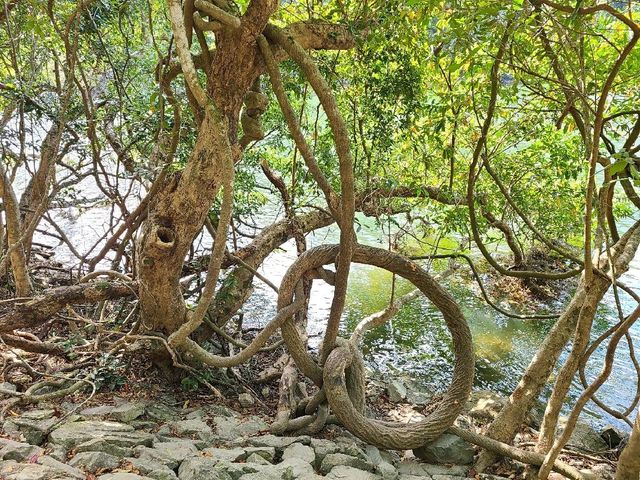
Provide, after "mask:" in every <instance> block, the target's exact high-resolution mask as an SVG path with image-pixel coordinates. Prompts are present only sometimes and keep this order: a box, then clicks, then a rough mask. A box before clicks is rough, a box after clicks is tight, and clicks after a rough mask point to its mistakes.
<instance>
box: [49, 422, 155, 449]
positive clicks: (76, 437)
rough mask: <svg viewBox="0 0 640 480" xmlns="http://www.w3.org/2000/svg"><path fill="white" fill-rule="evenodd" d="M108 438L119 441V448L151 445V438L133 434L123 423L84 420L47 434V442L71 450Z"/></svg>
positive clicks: (65, 425) (64, 425)
mask: <svg viewBox="0 0 640 480" xmlns="http://www.w3.org/2000/svg"><path fill="white" fill-rule="evenodd" d="M104 437H110V438H112V439H113V440H114V442H115V440H116V439H120V441H121V443H124V444H125V445H121V446H134V445H142V444H146V443H149V444H150V443H151V441H152V440H153V436H152V435H150V434H148V433H144V432H134V429H133V427H132V426H130V425H125V424H123V423H117V422H109V421H97V420H86V421H80V422H68V423H65V424H63V425H61V426H60V427H58V428H56V429H55V430H54V431H52V432H51V433H50V434H49V442H50V443H54V444H57V445H62V446H64V447H66V448H73V447H75V446H76V445H79V444H81V443H84V442H88V441H89V440H93V439H96V438H104Z"/></svg>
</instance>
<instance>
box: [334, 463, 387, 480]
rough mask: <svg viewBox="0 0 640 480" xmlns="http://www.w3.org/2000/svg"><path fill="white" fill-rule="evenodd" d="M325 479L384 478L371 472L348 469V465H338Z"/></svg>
mask: <svg viewBox="0 0 640 480" xmlns="http://www.w3.org/2000/svg"><path fill="white" fill-rule="evenodd" d="M325 478H333V479H345V480H377V479H380V478H382V477H380V476H379V475H375V474H373V473H371V472H366V471H364V470H359V469H357V468H353V467H348V466H346V465H338V466H336V467H334V468H332V469H331V472H329V474H328V475H327V476H326V477H325Z"/></svg>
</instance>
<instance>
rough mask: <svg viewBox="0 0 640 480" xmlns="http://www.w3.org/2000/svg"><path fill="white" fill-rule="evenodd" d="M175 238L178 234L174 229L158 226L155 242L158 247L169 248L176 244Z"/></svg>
mask: <svg viewBox="0 0 640 480" xmlns="http://www.w3.org/2000/svg"><path fill="white" fill-rule="evenodd" d="M175 240H176V234H175V232H174V231H173V230H172V229H170V228H167V227H157V228H156V239H155V244H156V246H157V247H158V248H161V249H163V250H169V249H170V248H172V247H173V246H174V244H175Z"/></svg>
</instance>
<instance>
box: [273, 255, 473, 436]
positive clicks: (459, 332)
mask: <svg viewBox="0 0 640 480" xmlns="http://www.w3.org/2000/svg"><path fill="white" fill-rule="evenodd" d="M339 251H340V246H339V245H321V246H319V247H315V248H312V249H310V250H308V251H306V252H304V253H303V254H302V255H300V257H298V259H297V260H296V261H295V262H294V263H293V264H292V265H291V267H290V268H289V270H288V271H287V273H286V274H285V276H284V278H283V280H282V284H281V287H280V292H279V296H278V309H282V308H285V307H286V306H287V305H289V304H290V303H291V302H292V301H293V297H294V291H295V285H296V284H297V283H298V281H299V280H300V279H301V278H303V276H304V275H305V274H307V272H310V271H314V270H316V269H318V268H321V267H322V266H324V265H327V264H330V263H335V262H336V258H337V256H338V253H339ZM352 261H353V262H355V263H361V264H366V265H372V266H375V267H379V268H382V269H385V270H388V271H390V272H392V273H395V274H397V275H399V276H401V277H403V278H405V279H407V280H409V281H410V282H411V283H413V284H414V285H415V286H416V287H417V288H418V289H419V290H420V291H421V292H422V293H423V294H424V295H425V296H426V297H427V298H428V299H429V300H430V301H431V302H432V303H433V304H434V305H435V306H436V307H437V308H438V309H439V310H440V312H441V313H442V315H443V317H444V321H445V324H446V326H447V328H448V330H449V332H450V333H451V337H452V340H453V349H454V353H455V363H454V368H453V379H452V382H451V385H450V386H449V388H448V389H447V391H446V392H445V394H444V396H443V398H442V399H441V400H440V402H439V403H438V405H437V406H436V407H435V409H433V411H432V412H431V413H430V414H429V415H428V416H427V417H426V418H425V419H424V420H423V421H421V422H418V423H412V424H399V423H394V422H383V421H378V420H373V419H369V418H366V417H365V416H364V413H363V411H364V408H363V407H364V368H362V366H361V365H360V364H359V362H361V359H360V352H359V350H358V347H357V345H355V344H353V343H352V342H349V341H347V340H340V341H338V342H337V343H336V346H335V348H334V349H333V350H332V351H331V352H330V354H329V355H328V357H327V360H326V362H325V364H324V366H321V365H319V364H318V362H316V361H315V360H314V359H313V357H311V355H309V353H308V352H307V349H306V346H305V344H304V341H303V339H302V337H301V336H300V334H299V332H298V330H297V329H296V327H295V325H294V323H293V321H292V319H291V318H289V319H287V320H285V321H284V323H283V324H282V326H281V331H282V338H283V339H284V341H285V343H286V344H287V347H288V350H289V353H290V355H291V356H292V357H293V359H294V361H295V362H296V365H297V366H298V368H299V369H300V370H301V371H302V373H304V374H305V375H306V376H307V377H308V378H310V379H311V380H313V382H314V383H315V384H316V385H317V386H318V387H319V388H323V389H324V391H325V393H326V397H327V400H328V403H329V406H330V407H331V410H332V412H333V413H334V414H335V416H336V418H337V419H338V421H339V422H340V423H341V424H342V425H343V426H344V427H346V428H347V429H348V430H349V431H350V432H351V433H353V434H355V435H356V436H358V437H359V438H361V439H362V440H364V441H366V442H368V443H371V444H373V445H376V446H379V447H384V448H393V449H411V448H418V447H420V446H422V445H425V444H426V443H429V442H430V441H432V440H435V439H436V438H437V437H439V436H440V435H441V434H442V433H443V432H444V431H445V430H446V429H447V428H449V427H450V426H451V425H452V424H453V422H454V421H455V419H456V418H457V416H458V415H459V414H460V411H461V410H462V408H463V406H464V404H465V402H466V400H467V398H468V396H469V393H470V392H471V387H472V384H473V374H474V355H473V344H472V341H471V332H470V330H469V326H468V324H467V321H466V319H465V318H464V315H463V314H462V311H461V310H460V308H459V306H458V304H457V303H456V302H455V300H454V299H453V297H451V295H449V293H447V291H446V290H444V289H443V288H442V287H441V286H440V285H439V284H438V282H436V281H435V280H434V279H433V277H431V275H429V274H428V273H427V272H426V271H425V270H424V269H422V268H421V267H420V266H419V265H417V264H416V263H414V262H412V261H410V260H408V259H406V258H405V257H403V256H402V255H399V254H397V253H394V252H389V251H387V250H383V249H380V248H376V247H370V246H364V245H358V244H356V245H354V248H353V257H352Z"/></svg>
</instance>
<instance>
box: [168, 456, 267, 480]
mask: <svg viewBox="0 0 640 480" xmlns="http://www.w3.org/2000/svg"><path fill="white" fill-rule="evenodd" d="M258 467H260V466H259V465H255V464H247V463H243V464H232V463H228V462H225V461H220V460H217V459H214V458H209V457H190V458H188V459H186V460H185V461H184V462H182V465H180V468H179V469H178V478H180V480H235V479H237V478H239V477H241V476H242V475H244V474H246V473H255V472H258ZM232 473H233V476H232Z"/></svg>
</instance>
